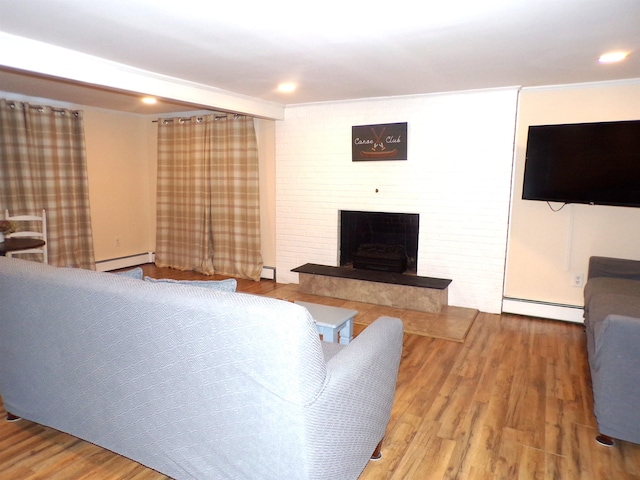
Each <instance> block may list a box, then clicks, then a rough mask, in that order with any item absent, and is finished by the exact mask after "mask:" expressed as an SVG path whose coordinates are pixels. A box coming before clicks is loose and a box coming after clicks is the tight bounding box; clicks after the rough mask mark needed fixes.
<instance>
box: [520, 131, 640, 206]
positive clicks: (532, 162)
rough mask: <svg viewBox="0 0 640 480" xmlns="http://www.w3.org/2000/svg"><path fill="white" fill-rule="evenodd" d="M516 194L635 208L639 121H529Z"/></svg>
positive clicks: (639, 179)
mask: <svg viewBox="0 0 640 480" xmlns="http://www.w3.org/2000/svg"><path fill="white" fill-rule="evenodd" d="M522 198H523V199H525V200H544V201H548V202H563V203H588V204H592V205H617V206H632V207H640V120H632V121H620V122H598V123H575V124H564V125H532V126H530V127H529V136H528V139H527V153H526V161H525V170H524V185H523V192H522Z"/></svg>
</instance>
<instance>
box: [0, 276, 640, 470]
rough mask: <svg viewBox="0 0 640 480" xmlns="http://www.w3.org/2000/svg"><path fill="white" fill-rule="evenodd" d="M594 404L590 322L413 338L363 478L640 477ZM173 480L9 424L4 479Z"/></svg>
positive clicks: (249, 287) (34, 428)
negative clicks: (601, 435)
mask: <svg viewBox="0 0 640 480" xmlns="http://www.w3.org/2000/svg"><path fill="white" fill-rule="evenodd" d="M144 269H145V272H146V274H148V275H150V276H155V277H171V278H182V279H199V278H201V276H199V275H198V274H193V273H191V272H178V271H175V270H168V269H157V268H156V267H154V266H151V265H147V266H145V267H144ZM209 278H210V277H209ZM214 278H223V277H214ZM286 288H291V287H290V286H289V287H287V286H284V285H279V284H276V283H275V282H273V281H262V282H253V281H247V280H239V281H238V290H239V291H245V292H249V293H254V294H268V295H270V296H274V295H275V296H277V290H278V289H283V292H285V291H286ZM398 316H400V317H402V310H398ZM362 328H364V327H362V326H359V325H356V329H355V330H356V334H357V333H359V332H360V331H361V330H362ZM592 402H593V399H592V394H591V386H590V377H589V371H588V366H587V359H586V347H585V336H584V333H583V329H582V326H581V325H577V324H571V323H564V322H555V321H550V320H541V319H534V318H530V317H523V316H517V315H508V314H502V315H491V314H485V313H481V314H480V316H479V317H478V318H477V319H476V321H475V322H474V324H473V326H472V327H471V330H470V331H469V334H468V335H467V338H466V340H465V341H464V343H456V342H451V341H447V340H438V339H433V338H429V337H421V336H417V335H411V334H405V338H404V349H403V356H402V361H401V364H400V372H399V376H398V384H397V393H396V399H395V403H394V408H393V412H392V416H391V421H390V423H389V427H388V429H387V434H386V437H385V440H384V444H383V449H382V453H383V457H382V459H381V460H379V461H375V462H369V464H368V466H367V467H366V468H365V470H364V472H363V473H362V475H361V477H360V478H361V480H381V479H385V480H386V479H393V480H400V479H403V480H404V479H419V480H423V479H461V480H462V479H515V478H521V479H562V480H565V479H581V480H591V479H593V480H606V479H610V480H623V479H640V445H635V444H631V443H627V442H618V443H617V444H616V446H615V447H613V448H609V447H603V446H601V445H599V444H597V443H596V442H595V440H594V437H595V435H596V424H595V419H594V417H593V403H592ZM4 413H5V412H4V408H3V407H2V405H1V404H0V418H4ZM166 478H167V477H165V476H164V475H161V474H159V473H157V472H154V471H153V470H150V469H147V468H145V467H143V466H141V465H139V464H137V463H135V462H132V461H130V460H128V459H125V458H123V457H120V456H118V455H115V454H113V453H111V452H108V451H106V450H104V449H102V448H100V447H96V446H94V445H91V444H89V443H87V442H84V441H81V440H78V439H76V438H74V437H71V436H69V435H67V434H64V433H60V432H56V431H54V430H52V429H49V428H47V427H42V426H39V425H36V424H33V423H31V422H28V421H24V420H22V421H19V422H15V423H8V422H4V421H0V479H2V480H4V479H12V480H13V479H24V480H34V479H51V480H62V479H74V480H75V479H99V480H112V479H113V480H115V479H136V480H159V479H166ZM203 480H204V479H203ZM283 480H284V479H283ZM336 480H340V479H336Z"/></svg>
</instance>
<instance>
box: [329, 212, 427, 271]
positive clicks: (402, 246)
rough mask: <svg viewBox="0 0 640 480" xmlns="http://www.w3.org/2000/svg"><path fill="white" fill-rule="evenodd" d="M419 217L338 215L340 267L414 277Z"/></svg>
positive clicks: (381, 214) (394, 214) (392, 214)
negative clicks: (404, 273) (406, 273)
mask: <svg viewBox="0 0 640 480" xmlns="http://www.w3.org/2000/svg"><path fill="white" fill-rule="evenodd" d="M419 229H420V215H418V214H415V213H386V212H361V211H352V210H341V211H340V266H350V265H352V266H353V267H354V268H366V269H369V270H381V271H390V272H397V273H403V272H404V271H407V272H410V273H415V272H416V271H417V265H418V232H419Z"/></svg>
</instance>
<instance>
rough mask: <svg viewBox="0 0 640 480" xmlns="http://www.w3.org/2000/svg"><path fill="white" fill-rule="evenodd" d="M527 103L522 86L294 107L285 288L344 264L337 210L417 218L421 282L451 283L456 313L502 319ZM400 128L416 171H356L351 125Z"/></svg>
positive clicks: (279, 244) (281, 262) (281, 238)
mask: <svg viewBox="0 0 640 480" xmlns="http://www.w3.org/2000/svg"><path fill="white" fill-rule="evenodd" d="M517 98H518V91H517V89H515V88H514V89H498V90H487V91H475V92H457V93H451V94H441V95H425V96H412V97H394V98H384V99H373V100H364V101H352V102H341V103H323V104H311V105H302V106H290V107H287V109H286V111H285V119H284V120H283V121H278V122H276V259H277V266H276V268H277V280H278V281H279V282H283V283H297V282H298V276H297V274H295V273H292V272H291V271H290V270H291V269H292V268H295V267H298V266H300V265H303V264H305V263H319V264H324V265H331V266H335V265H338V264H339V258H338V256H339V250H338V249H339V246H338V238H339V232H338V228H339V227H338V211H339V210H370V211H386V212H406V213H418V214H420V238H419V247H418V248H419V252H418V274H419V275H422V276H431V277H440V278H450V279H452V280H453V282H452V284H451V286H450V291H449V303H450V304H451V305H455V306H462V307H469V308H477V309H479V310H482V311H485V312H491V313H497V312H499V311H500V309H501V301H502V289H503V277H504V265H505V254H506V239H507V227H508V214H509V199H510V187H511V182H510V180H511V173H512V159H513V139H514V128H515V116H516V107H517ZM395 122H408V135H407V136H408V143H409V148H408V160H407V161H373V162H352V161H351V127H352V126H353V125H368V124H380V123H395ZM376 189H377V190H378V192H377V193H376Z"/></svg>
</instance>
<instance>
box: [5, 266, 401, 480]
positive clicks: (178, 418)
mask: <svg viewBox="0 0 640 480" xmlns="http://www.w3.org/2000/svg"><path fill="white" fill-rule="evenodd" d="M401 349H402V322H401V321H400V320H399V319H396V318H390V317H381V318H379V319H378V320H376V321H375V322H374V323H373V324H371V325H370V326H369V327H367V328H366V329H365V330H364V331H363V332H361V333H360V335H358V336H357V337H356V338H355V339H354V340H353V341H352V342H351V343H350V344H349V345H346V346H340V345H336V344H328V343H325V342H321V341H320V340H319V338H318V334H317V332H316V329H315V326H314V323H313V320H312V318H311V316H310V315H309V313H308V311H307V310H306V309H305V308H304V307H301V306H299V305H296V304H293V303H290V302H286V301H281V300H276V299H270V298H263V297H259V296H254V295H248V294H242V293H228V292H219V291H211V290H209V289H205V288H201V287H194V286H185V285H179V284H167V283H151V282H145V281H141V280H137V279H132V278H126V277H123V276H118V275H114V274H110V273H99V272H92V271H87V270H78V269H71V268H56V267H51V266H48V265H43V264H41V263H36V262H28V261H24V260H19V259H13V258H5V257H0V395H1V396H2V399H3V401H4V405H5V408H6V410H7V412H10V413H11V414H13V415H16V416H19V417H22V418H24V419H27V420H31V421H33V422H36V423H40V424H43V425H47V426H50V427H53V428H55V429H58V430H61V431H64V432H67V433H70V434H72V435H75V436H77V437H79V438H82V439H85V440H88V441H89V442H92V443H95V444H97V445H100V446H102V447H104V448H106V449H109V450H112V451H114V452H116V453H119V454H121V455H124V456H126V457H129V458H131V459H133V460H136V461H138V462H140V463H142V464H144V465H147V466H148V467H151V468H153V469H155V470H158V471H159V472H162V473H164V474H166V475H168V476H171V477H173V478H176V479H198V480H203V479H207V480H209V479H252V480H253V479H278V480H282V479H327V480H336V479H341V480H346V479H355V478H357V477H358V476H359V475H360V473H361V472H362V470H363V469H364V467H365V466H366V464H367V461H368V460H369V458H370V457H371V455H372V453H373V451H374V450H375V449H376V445H377V444H378V443H379V442H380V441H381V439H382V438H383V436H384V432H385V429H386V427H387V424H388V421H389V418H390V414H391V406H392V403H393V398H394V394H395V385H396V378H397V372H398V364H399V361H400V355H401Z"/></svg>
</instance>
